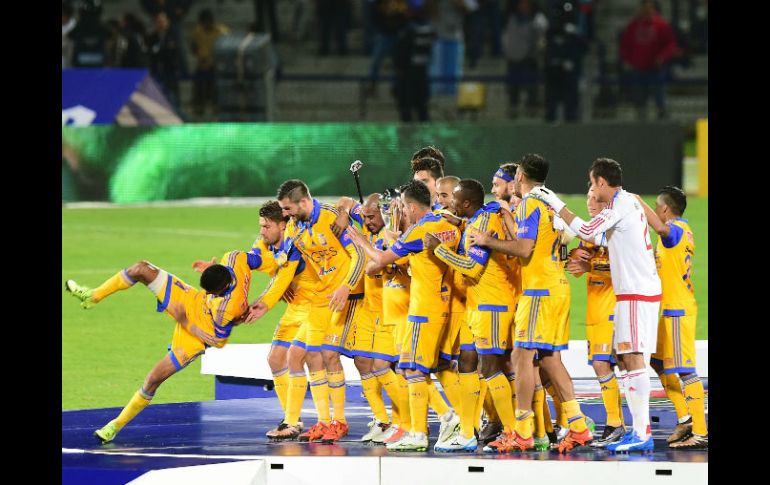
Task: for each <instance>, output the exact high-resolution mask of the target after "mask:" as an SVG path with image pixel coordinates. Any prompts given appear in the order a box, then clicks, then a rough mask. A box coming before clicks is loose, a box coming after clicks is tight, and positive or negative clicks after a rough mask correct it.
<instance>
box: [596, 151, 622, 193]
mask: <svg viewBox="0 0 770 485" xmlns="http://www.w3.org/2000/svg"><path fill="white" fill-rule="evenodd" d="M591 173H592V174H593V176H594V178H598V177H602V178H603V179H604V180H606V181H607V183H608V184H610V187H620V186H621V185H623V170H622V169H621V168H620V164H619V163H618V162H616V161H615V160H613V159H611V158H597V159H596V160H594V163H593V164H592V165H591Z"/></svg>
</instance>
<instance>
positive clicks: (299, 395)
mask: <svg viewBox="0 0 770 485" xmlns="http://www.w3.org/2000/svg"><path fill="white" fill-rule="evenodd" d="M306 393H307V376H305V372H304V371H302V372H291V373H290V374H289V386H288V389H287V392H286V417H285V418H284V421H285V422H286V424H290V425H292V426H293V425H295V424H297V423H298V422H299V415H300V413H301V412H302V403H303V402H304V401H305V394H306ZM312 395H313V402H315V394H312ZM326 408H327V410H328V408H329V404H328V395H327V404H326ZM327 412H328V411H327Z"/></svg>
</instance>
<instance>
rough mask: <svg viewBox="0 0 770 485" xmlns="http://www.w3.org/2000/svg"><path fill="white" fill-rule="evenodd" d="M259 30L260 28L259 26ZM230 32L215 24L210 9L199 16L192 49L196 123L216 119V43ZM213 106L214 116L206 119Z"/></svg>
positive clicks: (191, 44)
mask: <svg viewBox="0 0 770 485" xmlns="http://www.w3.org/2000/svg"><path fill="white" fill-rule="evenodd" d="M257 29H259V27H258V26H257ZM229 32H230V29H228V28H227V27H226V26H225V25H223V24H221V23H216V22H214V14H213V13H212V12H211V10H210V9H207V8H206V9H203V10H201V11H200V13H199V14H198V23H197V24H196V25H195V28H194V29H193V33H192V40H191V42H190V48H191V49H192V53H193V56H194V57H195V73H193V117H194V120H195V121H210V120H215V119H216V113H217V86H216V71H215V70H214V43H215V42H216V41H217V39H218V38H219V36H221V35H224V34H227V33H229ZM209 105H210V106H211V109H212V115H211V117H209V118H204V112H205V111H206V107H207V106H209Z"/></svg>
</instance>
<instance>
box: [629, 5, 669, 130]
mask: <svg viewBox="0 0 770 485" xmlns="http://www.w3.org/2000/svg"><path fill="white" fill-rule="evenodd" d="M679 54H680V49H679V47H678V46H677V43H676V37H675V36H674V30H673V29H672V28H671V25H669V23H668V22H666V20H665V19H664V18H663V17H662V16H661V15H660V9H659V8H658V6H657V5H656V2H654V1H653V0H642V1H641V2H640V6H639V14H638V15H637V16H636V17H634V18H633V19H631V21H630V22H629V23H628V25H627V26H626V28H625V29H624V30H623V34H622V37H621V40H620V56H621V58H622V59H623V63H624V67H625V69H626V71H627V74H628V76H627V79H628V82H629V83H630V84H631V93H632V97H633V100H634V104H635V105H636V110H637V116H638V117H639V119H640V120H644V119H647V99H648V97H649V95H650V93H651V92H652V94H653V98H654V99H655V106H656V107H657V110H658V113H657V117H658V119H665V118H666V117H667V116H668V114H667V112H666V98H665V89H666V78H667V75H668V69H667V67H668V64H669V62H670V61H671V60H672V59H673V58H675V57H677V56H678V55H679Z"/></svg>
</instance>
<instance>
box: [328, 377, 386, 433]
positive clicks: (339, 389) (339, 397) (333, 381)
mask: <svg viewBox="0 0 770 485" xmlns="http://www.w3.org/2000/svg"><path fill="white" fill-rule="evenodd" d="M326 376H327V378H328V379H329V398H331V401H332V407H333V413H332V419H333V420H336V421H339V422H341V423H345V422H346V421H345V371H343V370H337V371H332V372H328V371H327V372H326ZM380 399H382V397H380ZM383 406H384V403H383Z"/></svg>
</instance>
